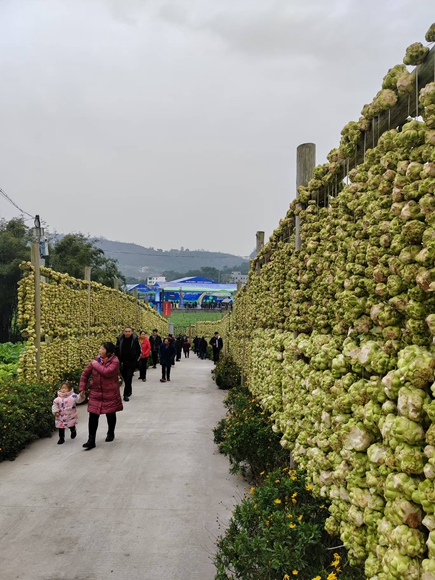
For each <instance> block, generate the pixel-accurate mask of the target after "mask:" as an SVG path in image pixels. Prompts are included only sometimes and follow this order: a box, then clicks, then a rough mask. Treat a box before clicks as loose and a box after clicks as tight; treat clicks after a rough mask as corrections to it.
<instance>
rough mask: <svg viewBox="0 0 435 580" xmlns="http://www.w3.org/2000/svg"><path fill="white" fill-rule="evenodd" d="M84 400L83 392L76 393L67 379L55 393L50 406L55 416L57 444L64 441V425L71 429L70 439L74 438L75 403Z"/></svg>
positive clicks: (75, 423)
mask: <svg viewBox="0 0 435 580" xmlns="http://www.w3.org/2000/svg"><path fill="white" fill-rule="evenodd" d="M84 400H85V397H84V396H83V393H80V395H76V393H75V392H74V389H73V387H72V385H71V383H70V382H69V381H64V382H63V383H62V385H61V387H60V391H58V393H57V397H56V398H55V399H54V401H53V406H52V408H51V410H52V412H53V415H54V416H55V425H56V427H57V428H58V429H59V441H58V442H57V444H58V445H62V443H65V427H68V428H69V430H70V431H71V439H75V438H76V435H77V432H76V425H77V408H76V404H77V403H82V402H83V401H84Z"/></svg>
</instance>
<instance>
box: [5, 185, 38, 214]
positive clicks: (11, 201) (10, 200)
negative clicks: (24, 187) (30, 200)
mask: <svg viewBox="0 0 435 580" xmlns="http://www.w3.org/2000/svg"><path fill="white" fill-rule="evenodd" d="M0 195H1V196H2V197H4V198H5V200H6V201H8V202H9V203H11V204H12V205H13V206H14V207H15V208H16V209H17V210H18V211H19V212H21V213H22V214H24V215H28V216H29V218H32V219H33V218H34V216H33V215H31V214H30V213H29V212H27V211H24V210H23V209H21V208H20V206H18V205H17V204H16V203H15V202H14V200H13V199H11V198H10V197H9V195H8V194H7V193H6V192H5V191H3V189H2V188H1V187H0ZM26 221H27V220H26Z"/></svg>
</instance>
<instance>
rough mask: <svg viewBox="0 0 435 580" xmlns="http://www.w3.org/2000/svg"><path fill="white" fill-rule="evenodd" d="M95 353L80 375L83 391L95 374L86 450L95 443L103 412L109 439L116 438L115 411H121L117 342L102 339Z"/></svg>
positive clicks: (90, 399)
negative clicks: (115, 343)
mask: <svg viewBox="0 0 435 580" xmlns="http://www.w3.org/2000/svg"><path fill="white" fill-rule="evenodd" d="M98 355H99V356H98V357H95V358H94V360H92V361H91V362H90V363H89V364H88V366H87V367H86V368H85V370H84V371H83V374H82V377H81V379H80V387H79V389H80V391H85V390H86V387H87V384H88V380H89V378H90V377H91V375H92V383H91V387H90V393H89V404H88V411H89V438H88V441H87V442H86V443H85V444H84V445H83V447H85V448H86V450H89V449H93V448H94V447H95V436H96V434H97V429H98V421H99V418H100V415H106V418H107V426H108V430H107V437H106V441H113V440H114V439H115V425H116V413H117V412H118V411H122V409H123V406H122V399H121V394H120V392H119V360H118V358H117V357H116V356H115V345H114V344H113V343H112V342H103V344H102V345H101V346H100V350H99V352H98Z"/></svg>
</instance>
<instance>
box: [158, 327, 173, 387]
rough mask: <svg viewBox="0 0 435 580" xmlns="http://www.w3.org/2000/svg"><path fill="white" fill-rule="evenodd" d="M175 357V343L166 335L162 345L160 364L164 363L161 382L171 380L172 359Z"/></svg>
mask: <svg viewBox="0 0 435 580" xmlns="http://www.w3.org/2000/svg"><path fill="white" fill-rule="evenodd" d="M174 357H175V344H174V343H173V342H170V340H169V338H168V337H166V338H165V340H164V341H163V343H162V344H161V345H160V364H161V365H162V378H161V379H160V382H161V383H166V381H170V380H171V366H172V360H173V358H174Z"/></svg>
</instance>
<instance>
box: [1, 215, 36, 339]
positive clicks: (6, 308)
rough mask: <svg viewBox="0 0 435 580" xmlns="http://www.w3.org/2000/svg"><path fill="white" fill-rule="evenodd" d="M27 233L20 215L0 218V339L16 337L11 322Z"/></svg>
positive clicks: (27, 249)
mask: <svg viewBox="0 0 435 580" xmlns="http://www.w3.org/2000/svg"><path fill="white" fill-rule="evenodd" d="M29 241H30V234H29V230H28V228H27V227H26V226H25V224H24V221H23V220H22V219H21V218H14V219H11V220H9V221H6V220H0V342H7V341H9V340H11V341H13V342H15V341H17V340H19V339H20V334H19V331H18V329H17V328H16V326H15V324H14V320H15V315H16V310H17V301H18V293H17V283H18V281H19V280H20V278H21V271H20V268H19V265H20V262H22V261H23V260H29V259H30V247H29Z"/></svg>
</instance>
